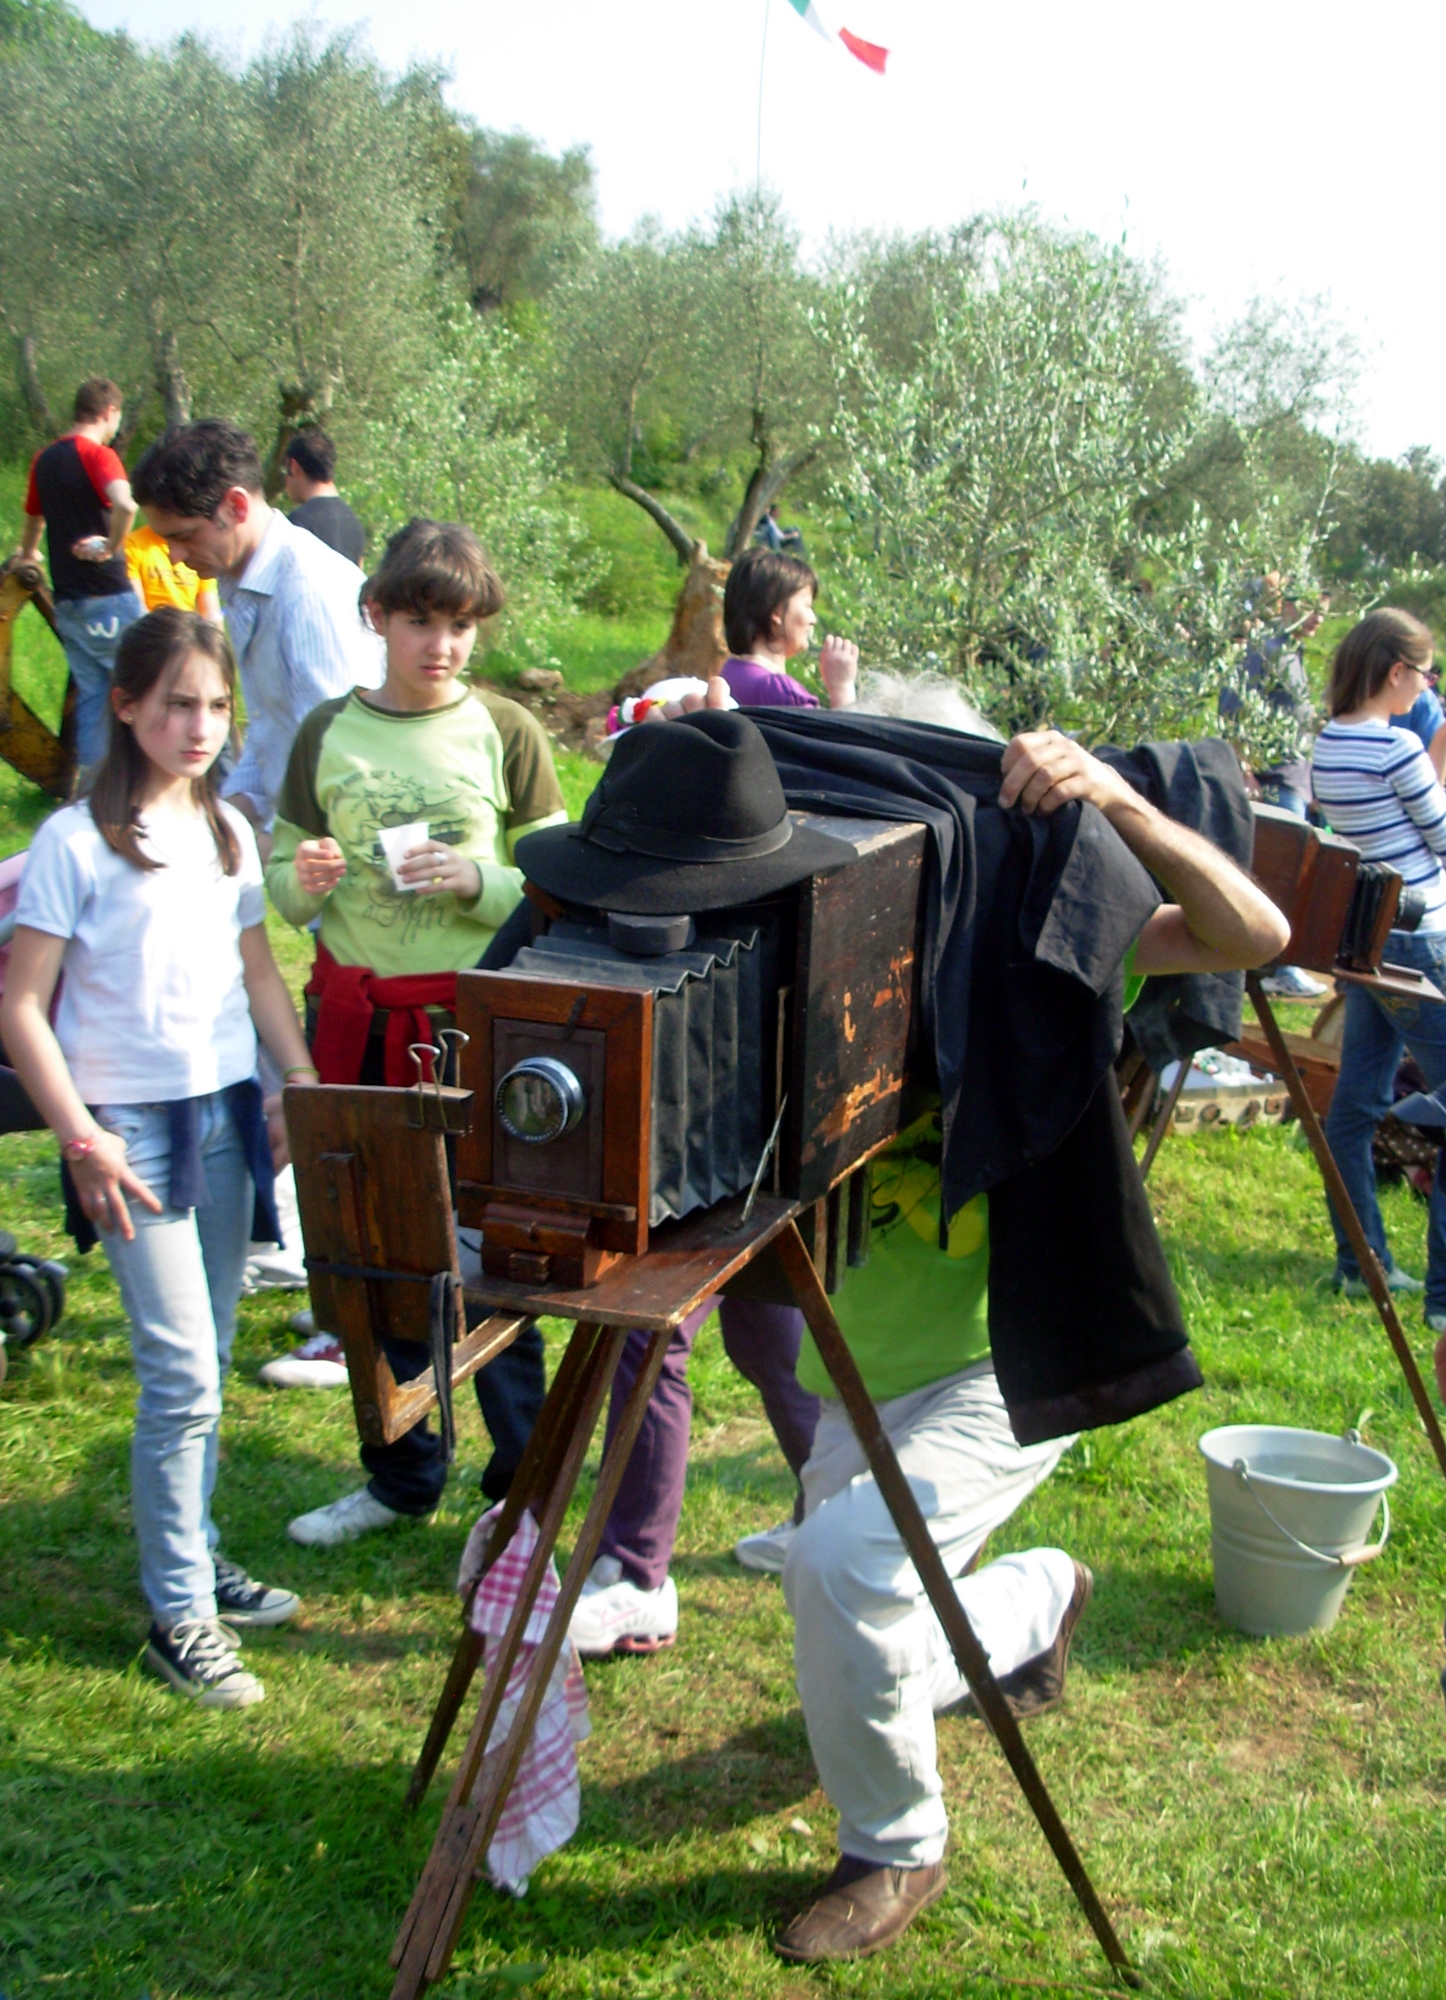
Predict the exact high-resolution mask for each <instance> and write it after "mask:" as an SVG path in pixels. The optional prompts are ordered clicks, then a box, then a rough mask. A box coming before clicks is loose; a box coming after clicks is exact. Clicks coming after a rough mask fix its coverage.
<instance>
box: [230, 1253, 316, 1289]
mask: <svg viewBox="0 0 1446 2000" xmlns="http://www.w3.org/2000/svg"><path fill="white" fill-rule="evenodd" d="M310 1282H311V1280H310V1278H309V1277H308V1276H307V1272H306V1267H305V1266H304V1265H300V1264H297V1263H296V1262H295V1261H294V1260H293V1258H292V1257H291V1256H290V1254H289V1253H288V1252H287V1251H285V1250H263V1251H261V1252H260V1253H259V1254H258V1255H257V1256H255V1257H248V1258H247V1260H246V1268H245V1270H244V1271H243V1272H242V1273H241V1296H242V1298H243V1299H251V1298H254V1297H255V1296H256V1294H257V1293H258V1292H304V1291H305V1290H306V1288H307V1286H308V1285H309V1284H310Z"/></svg>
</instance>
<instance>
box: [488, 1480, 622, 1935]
mask: <svg viewBox="0 0 1446 2000" xmlns="http://www.w3.org/2000/svg"><path fill="white" fill-rule="evenodd" d="M500 1512H501V1508H500V1507H493V1508H491V1509H490V1510H489V1512H487V1513H486V1514H484V1515H483V1516H482V1518H481V1519H480V1520H479V1521H478V1522H477V1524H476V1526H475V1527H474V1528H473V1530H472V1532H471V1534H470V1535H469V1536H468V1537H467V1546H466V1548H465V1549H464V1550H463V1552H462V1565H461V1568H460V1570H459V1571H458V1575H457V1589H458V1591H459V1592H460V1594H461V1595H462V1596H463V1597H465V1596H466V1595H467V1592H468V1591H469V1590H470V1589H471V1588H472V1583H473V1580H474V1578H475V1577H476V1576H477V1573H478V1571H479V1570H480V1569H481V1567H482V1556H483V1551H484V1550H485V1549H486V1546H487V1538H488V1536H489V1535H490V1534H491V1532H492V1524H493V1522H494V1521H495V1520H496V1518H497V1516H498V1514H499V1513H500ZM536 1547H537V1523H536V1522H535V1521H534V1520H533V1518H532V1516H531V1514H530V1513H528V1512H527V1511H526V1510H524V1512H523V1515H522V1519H521V1522H520V1523H519V1525H518V1528H517V1532H516V1533H515V1534H514V1535H513V1537H512V1540H511V1541H510V1542H509V1543H508V1544H507V1547H506V1548H505V1549H504V1550H503V1551H502V1554H501V1555H500V1556H499V1557H498V1559H497V1561H496V1562H495V1563H494V1564H493V1565H492V1567H491V1569H489V1570H488V1572H487V1574H486V1575H485V1576H484V1577H483V1578H482V1581H481V1583H480V1584H479V1585H478V1586H477V1594H476V1596H475V1597H474V1598H473V1600H472V1611H471V1625H472V1630H473V1631H474V1632H477V1633H479V1634H481V1635H482V1637H483V1638H484V1639H485V1641H486V1650H485V1655H484V1657H485V1662H486V1669H487V1672H488V1674H489V1676H490V1675H491V1672H492V1665H493V1662H494V1660H495V1659H496V1658H497V1656H498V1654H499V1652H500V1651H501V1647H502V1639H503V1635H504V1634H505V1632H506V1630H507V1624H508V1620H509V1619H510V1618H511V1616H512V1612H513V1608H514V1606H515V1605H516V1603H517V1599H518V1596H519V1594H520V1592H521V1589H522V1579H523V1576H524V1574H525V1573H526V1570H527V1565H528V1562H529V1561H530V1559H531V1556H532V1552H533V1550H534V1549H535V1548H536ZM557 1599H558V1582H557V1571H556V1569H555V1568H554V1567H553V1564H552V1562H551V1561H550V1560H549V1562H548V1565H547V1571H546V1574H545V1575H544V1577H543V1579H542V1584H541V1587H540V1588H539V1590H538V1593H537V1601H536V1602H535V1603H534V1605H533V1607H532V1611H531V1613H530V1614H529V1616H528V1620H527V1626H526V1629H525V1631H524V1633H523V1641H522V1645H521V1646H520V1647H519V1648H518V1653H517V1659H516V1661H515V1662H514V1664H513V1668H512V1674H511V1678H510V1679H509V1680H508V1683H507V1692H506V1694H505V1695H504V1696H503V1698H502V1707H501V1710H500V1712H499V1714H498V1717H497V1722H496V1724H495V1726H494V1728H493V1731H492V1737H491V1740H490V1742H489V1743H488V1746H487V1755H486V1757H485V1758H484V1760H483V1764H482V1769H481V1772H480V1773H479V1775H478V1787H479V1788H480V1787H481V1786H482V1785H483V1784H484V1783H485V1781H486V1778H487V1776H488V1774H489V1770H490V1767H491V1765H492V1762H493V1759H494V1758H496V1757H499V1756H500V1755H501V1746H502V1744H503V1743H504V1742H505V1740H506V1737H507V1732H508V1730H509V1729H510V1728H511V1726H512V1720H513V1717H514V1716H515V1715H516V1713H517V1710H518V1707H519V1705H520V1703H521V1700H522V1696H523V1691H524V1689H525V1688H526V1685H527V1681H528V1679H529V1676H530V1674H531V1671H532V1665H533V1661H534V1660H535V1658H536V1655H537V1648H538V1647H539V1645H540V1644H541V1643H542V1636H543V1633H544V1632H545V1631H546V1629H547V1621H548V1619H549V1617H550V1616H551V1615H552V1610H553V1607H554V1606H555V1604H556V1603H557ZM591 1733H592V1725H591V1723H590V1722H589V1721H588V1713H587V1689H586V1687H585V1685H584V1683H583V1678H582V1665H581V1662H580V1661H579V1659H578V1657H577V1649H576V1647H575V1646H574V1645H573V1643H572V1641H571V1640H570V1639H569V1640H568V1641H567V1642H566V1643H565V1644H564V1646H563V1649H562V1651H561V1652H560V1653H559V1654H558V1656H557V1664H556V1665H555V1667H554V1668H553V1671H552V1678H551V1680H550V1681H549V1682H548V1686H547V1693H546V1694H545V1695H544V1697H543V1701H542V1709H541V1712H540V1714H539V1715H538V1718H537V1727H536V1729H535V1730H534V1731H533V1734H532V1741H531V1742H530V1743H529V1744H528V1746H527V1748H526V1749H525V1750H524V1751H523V1753H522V1762H521V1764H520V1765H519V1766H518V1770H517V1776H516V1778H515V1780H514V1781H513V1785H512V1790H511V1791H510V1792H509V1793H508V1795H507V1803H506V1804H505V1805H504V1807H503V1808H502V1817H501V1819H500V1820H499V1821H498V1823H497V1831H496V1833H495V1834H494V1835H493V1836H492V1844H491V1846H490V1847H489V1848H488V1850H487V1874H488V1879H489V1880H490V1881H491V1882H492V1884H493V1887H494V1888H498V1889H503V1890H505V1891H506V1892H507V1893H508V1894H509V1895H513V1896H524V1895H526V1893H527V1883H528V1878H529V1876H530V1875H531V1873H532V1871H533V1869H534V1868H535V1867H536V1866H537V1864H538V1862H539V1861H541V1860H542V1859H543V1857H544V1856H545V1855H548V1854H552V1853H554V1852H555V1851H556V1850H557V1849H558V1848H559V1847H561V1846H563V1845H564V1844H565V1843H566V1842H567V1841H569V1840H571V1838H572V1836H573V1834H574V1833H575V1832H576V1831H577V1822H578V1815H579V1812H580V1810H581V1805H582V1788H581V1786H580V1784H579V1782H578V1775H577V1745H578V1744H579V1743H581V1742H583V1741H584V1740H585V1739H586V1738H587V1737H588V1736H589V1735H590V1734H591Z"/></svg>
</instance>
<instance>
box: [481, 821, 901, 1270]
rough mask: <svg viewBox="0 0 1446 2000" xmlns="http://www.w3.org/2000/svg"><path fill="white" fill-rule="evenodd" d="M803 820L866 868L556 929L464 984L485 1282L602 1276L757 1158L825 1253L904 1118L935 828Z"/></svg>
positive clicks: (737, 1184) (738, 1178)
mask: <svg viewBox="0 0 1446 2000" xmlns="http://www.w3.org/2000/svg"><path fill="white" fill-rule="evenodd" d="M808 823H809V824H810V825H812V826H815V827H816V828H817V829H818V830H819V831H820V832H823V833H827V834H831V835H833V836H834V837H835V838H836V839H839V840H842V841H844V842H846V843H847V844H848V846H849V847H850V848H851V849H852V850H853V860H852V861H851V862H849V863H847V864H846V865H845V866H843V867H842V868H838V869H836V870H834V871H832V872H831V873H827V874H819V875H813V876H809V877H807V878H806V879H805V880H804V881H803V882H801V883H799V884H798V885H797V886H796V887H794V888H791V889H788V890H785V891H782V892H780V893H779V894H778V895H776V896H773V897H771V898H769V899H768V900H767V901H765V902H760V903H755V904H751V905H748V906H746V907H744V908H740V909H731V910H726V911H715V912H711V913H709V914H707V915H702V916H699V917H698V919H697V920H696V923H695V922H693V921H691V920H690V919H687V918H675V919H667V918H629V917H624V918H619V917H613V918H610V919H608V920H607V921H606V927H604V926H603V925H602V924H599V925H597V926H595V927H594V926H591V925H583V924H575V923H568V922H565V921H561V922H555V923H553V924H552V925H551V927H550V928H549V929H548V930H547V931H546V932H545V933H543V934H540V935H538V936H536V937H534V940H533V943H532V945H531V946H530V947H529V948H527V949H525V950H524V951H523V952H522V953H521V954H520V955H519V957H518V958H517V960H516V961H515V962H514V963H513V965H512V966H511V967H510V968H509V969H508V970H506V971H505V972H474V973H463V974H461V975H460V976H459V978H458V982H457V988H458V993H457V1022H458V1026H459V1028H460V1029H461V1030H462V1031H463V1033H464V1034H465V1035H466V1036H467V1037H468V1041H467V1043H466V1046H465V1049H464V1052H463V1056H462V1075H461V1079H460V1081H461V1082H462V1083H463V1084H464V1085H465V1086H467V1087H468V1088H470V1089H471V1090H472V1091H473V1092H474V1093H475V1109H474V1113H473V1118H472V1124H471V1130H470V1131H469V1132H467V1133H466V1134H465V1135H464V1136H462V1137H461V1138H460V1139H459V1140H458V1144H457V1210H458V1215H459V1218H460V1220H461V1221H462V1222H463V1224H465V1225H467V1226H469V1227H473V1228H478V1229H480V1230H481V1231H482V1232H483V1252H482V1259H483V1269H484V1271H485V1272H486V1273H487V1275H488V1276H489V1277H493V1278H501V1279H506V1280H508V1281H510V1282H512V1283H516V1284H525V1285H531V1286H538V1285H558V1286H565V1287H576V1286H582V1285H591V1284H593V1283H595V1282H596V1281H597V1279H598V1278H599V1277H601V1275H602V1274H603V1272H604V1271H606V1270H607V1269H608V1268H609V1267H610V1266H611V1265H613V1264H615V1263H616V1262H617V1260H618V1259H619V1258H622V1257H637V1256H641V1255H642V1254H643V1253H644V1252H645V1251H646V1250H647V1248H648V1244H649V1237H650V1232H651V1231H652V1230H653V1229H655V1228H656V1227H657V1226H658V1225H659V1224H661V1223H664V1222H667V1221H671V1220H675V1219H680V1218H681V1217H683V1216H686V1215H688V1214H691V1213H693V1212H694V1211H696V1210H698V1209H702V1208H707V1207H711V1206H712V1205H713V1204H715V1203H717V1202H719V1201H722V1200H725V1199H727V1198H728V1197H729V1196H733V1195H738V1194H742V1193H744V1192H745V1191H746V1190H748V1189H750V1188H751V1187H753V1186H754V1185H755V1183H756V1182H757V1180H758V1177H759V1170H760V1165H761V1164H763V1163H764V1161H765V1156H767V1165H766V1168H765V1172H766V1174H767V1176H768V1178H767V1179H766V1181H765V1183H764V1184H765V1185H766V1186H767V1187H768V1188H769V1190H770V1191H771V1192H775V1193H779V1194H783V1195H785V1196H787V1197H789V1198H790V1199H793V1200H797V1201H801V1202H805V1203H810V1204H817V1205H818V1212H819V1223H818V1232H819V1247H820V1252H821V1258H823V1257H827V1255H828V1250H829V1244H828V1231H829V1226H830V1216H831V1217H832V1228H833V1236H834V1242H835V1244H836V1243H837V1239H838V1236H839V1231H840V1227H841V1223H840V1204H839V1200H838V1198H837V1195H836V1190H837V1189H838V1188H839V1185H840V1183H841V1182H843V1181H844V1180H845V1179H846V1178H847V1177H848V1176H849V1174H850V1173H851V1172H853V1170H854V1169H856V1168H857V1167H858V1166H859V1165H860V1163H861V1162H863V1161H865V1160H867V1159H868V1157H869V1156H870V1155H871V1154H872V1153H874V1152H876V1151H877V1150H878V1148H879V1147H880V1146H882V1145H884V1144H885V1143H886V1142H887V1141H888V1140H889V1139H891V1138H892V1137H893V1136H894V1135H895V1134H896V1133H897V1131H898V1130H899V1123H900V1110H901V1104H902V1097H903V1087H904V1080H905V1074H906V1070H907V1067H908V1063H909V1056H910V1042H911V1034H912V1029H913V1020H914V991H915V978H916V967H917V963H918V953H917V939H916V932H917V928H918V924H919V921H920V897H919V885H920V876H921V870H922V865H923V857H924V842H925V833H924V829H923V827H921V826H918V825H914V824H907V825H889V824H880V823H879V822H878V821H875V820H853V819H833V818H829V819H821V818H814V817H810V819H809V822H808ZM775 1135H776V1145H775V1146H774V1147H773V1148H772V1150H771V1151H770V1140H771V1139H773V1138H774V1137H775ZM831 1196H833V1197H834V1199H832V1201H831V1200H830V1197H831ZM855 1205H858V1204H855Z"/></svg>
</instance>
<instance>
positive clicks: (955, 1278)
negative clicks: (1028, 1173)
mask: <svg viewBox="0 0 1446 2000" xmlns="http://www.w3.org/2000/svg"><path fill="white" fill-rule="evenodd" d="M943 1156H944V1139H943V1131H942V1128H941V1124H940V1115H939V1111H938V1109H937V1107H936V1108H935V1109H934V1110H932V1111H927V1112H925V1114H924V1115H923V1117H922V1118H917V1119H915V1121H914V1123H913V1124H912V1125H910V1126H909V1127H908V1129H907V1130H906V1131H904V1132H901V1133H900V1134H899V1136H898V1138H897V1139H896V1140H895V1141H894V1143H893V1144H892V1145H891V1146H890V1147H889V1149H888V1151H887V1152H884V1153H880V1154H879V1155H878V1157H877V1158H876V1159H875V1161H874V1166H873V1191H872V1202H871V1209H870V1239H869V1257H868V1262H867V1263H866V1264H864V1265H863V1266H862V1267H861V1268H860V1269H859V1270H847V1269H845V1271H844V1274H843V1279H842V1284H841V1287H840V1289H839V1290H838V1291H837V1292H836V1293H835V1294H834V1298H833V1309H834V1311H835V1313H836V1314H837V1315H838V1322H839V1325H840V1327H841V1328H842V1329H843V1335H844V1338H845V1340H846V1341H847V1342H848V1344H849V1351H850V1353H851V1354H852V1355H853V1357H854V1360H855V1361H857V1363H858V1365H859V1372H860V1373H861V1374H862V1376H863V1378H864V1381H865V1383H866V1384H867V1385H868V1390H869V1394H870V1395H871V1396H872V1397H873V1398H874V1400H875V1402H887V1401H888V1400H889V1399H890V1398H891V1397H893V1396H907V1395H908V1394H909V1392H910V1391H911V1390H913V1389H922V1388H923V1387H924V1386H925V1385H926V1384H927V1383H929V1382H937V1381H939V1380H940V1379H941V1378H942V1377H943V1376H945V1375H957V1374H958V1372H959V1370H960V1369H961V1368H968V1367H970V1366H971V1365H972V1364H973V1363H974V1362H976V1361H983V1360H984V1359H985V1358H986V1357H987V1355H988V1353H989V1315H988V1310H987V1301H988V1291H989V1197H988V1196H987V1195H982V1194H979V1195H976V1196H975V1197H974V1199H973V1200H972V1201H967V1202H965V1204H964V1206H963V1207H962V1208H961V1209H960V1210H959V1212H958V1214H957V1215H955V1216H954V1218H953V1220H952V1221H951V1222H950V1224H949V1245H948V1248H947V1250H945V1251H943V1252H942V1253H941V1251H940V1249H939V1186H940V1168H941V1162H942V1160H943ZM798 1379H799V1381H800V1382H801V1383H802V1384H803V1386H804V1388H805V1389H811V1390H812V1391H813V1393H814V1394H815V1395H816V1396H831V1395H833V1393H834V1388H833V1384H832V1383H831V1382H830V1380H829V1378H828V1371H827V1370H826V1369H825V1367H824V1365H823V1358H822V1356H821V1355H820V1354H819V1351H818V1349H817V1347H816V1346H815V1345H814V1340H813V1335H812V1334H811V1333H805V1335H804V1337H803V1346H802V1349H801V1351H800V1353H799V1357H798Z"/></svg>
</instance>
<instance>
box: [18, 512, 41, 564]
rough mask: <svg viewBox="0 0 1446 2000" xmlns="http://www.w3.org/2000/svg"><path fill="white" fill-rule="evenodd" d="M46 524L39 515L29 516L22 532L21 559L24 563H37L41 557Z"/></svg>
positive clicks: (26, 517)
mask: <svg viewBox="0 0 1446 2000" xmlns="http://www.w3.org/2000/svg"><path fill="white" fill-rule="evenodd" d="M44 528H45V522H44V521H43V519H42V518H41V516H40V515H39V514H27V515H26V516H25V525H24V527H23V528H22V529H21V531H20V550H19V553H20V558H21V560H22V562H35V561H37V560H38V559H39V556H40V537H41V534H42V533H43V532H44Z"/></svg>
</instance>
